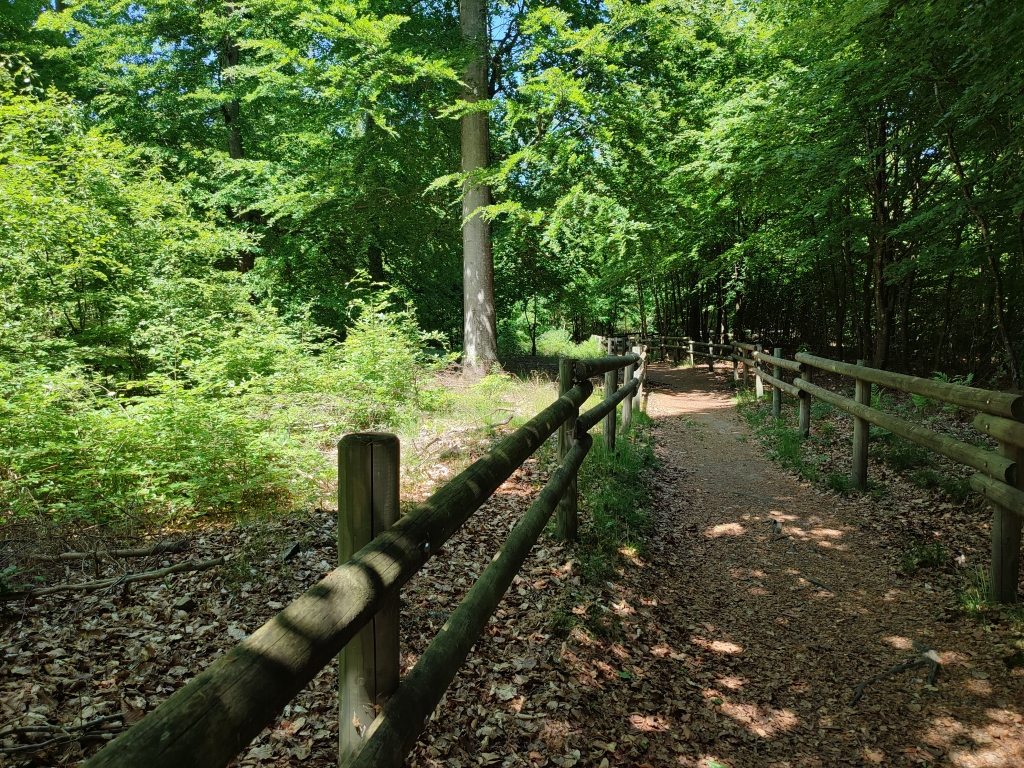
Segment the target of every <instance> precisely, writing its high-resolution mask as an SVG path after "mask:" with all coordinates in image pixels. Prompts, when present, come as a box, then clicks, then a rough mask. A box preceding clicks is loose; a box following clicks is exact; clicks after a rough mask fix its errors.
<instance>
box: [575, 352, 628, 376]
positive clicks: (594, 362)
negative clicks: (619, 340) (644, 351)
mask: <svg viewBox="0 0 1024 768" xmlns="http://www.w3.org/2000/svg"><path fill="white" fill-rule="evenodd" d="M639 362H640V355H638V354H636V353H635V352H630V353H629V354H628V355H620V356H617V357H616V356H611V355H609V356H608V357H591V358H586V359H583V360H575V361H574V362H573V365H574V367H575V371H576V378H577V379H579V380H580V381H586V380H587V379H592V378H593V377H595V376H601V375H602V374H605V373H608V372H609V371H617V370H619V369H620V368H625V367H626V366H627V365H629V364H630V363H639Z"/></svg>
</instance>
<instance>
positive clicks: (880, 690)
mask: <svg viewBox="0 0 1024 768" xmlns="http://www.w3.org/2000/svg"><path fill="white" fill-rule="evenodd" d="M650 376H651V379H652V380H653V381H654V382H656V384H657V385H660V386H659V387H657V388H656V389H655V391H654V393H653V394H652V396H651V398H650V402H649V408H648V411H649V414H650V415H651V416H652V417H654V418H655V419H656V420H657V421H658V423H659V426H658V428H657V432H656V435H657V439H658V452H659V454H660V455H659V458H660V459H661V461H662V465H663V467H662V469H661V470H659V474H658V479H657V488H656V508H657V516H658V520H657V534H656V537H655V539H654V541H653V542H652V545H651V546H652V562H651V563H649V564H645V565H644V566H642V567H638V568H637V569H635V571H633V572H632V573H631V574H630V575H629V578H628V579H627V583H629V584H631V585H632V586H631V588H632V589H633V590H636V592H635V595H636V597H637V598H638V599H639V602H640V603H641V604H646V605H648V606H649V608H648V609H647V610H645V611H643V613H646V614H647V622H646V626H644V627H643V628H642V633H643V635H644V636H646V637H648V638H650V639H648V640H647V641H646V642H647V646H646V647H649V648H650V653H651V654H653V655H655V656H656V657H658V658H660V659H661V660H662V662H663V663H662V664H661V665H660V667H651V668H650V670H651V671H650V672H648V673H647V674H646V678H647V680H648V682H649V683H650V690H649V691H647V692H646V694H645V696H643V697H641V698H642V699H645V701H641V702H640V704H641V706H640V707H639V709H638V711H637V712H635V713H633V714H632V716H631V718H632V719H631V723H632V725H633V730H634V731H636V732H638V733H643V734H644V735H645V736H646V737H647V739H646V741H647V747H646V748H645V749H641V750H640V751H641V752H642V754H643V755H644V756H646V757H644V758H643V759H644V760H645V761H646V762H648V763H649V764H651V765H662V764H670V763H672V764H680V765H707V766H711V768H715V761H718V762H720V763H725V764H728V765H731V766H737V767H738V766H779V767H781V766H794V767H795V766H825V765H847V764H849V765H864V764H885V765H921V764H951V765H956V766H1024V727H1022V724H1021V723H1022V718H1021V714H1020V713H1021V712H1022V711H1024V675H1022V674H1021V673H1022V672H1024V670H1022V669H1015V670H1012V671H1010V670H1008V668H1007V666H1006V665H1005V664H1004V663H1003V662H1002V661H1001V659H1000V655H999V653H998V652H997V650H996V649H995V648H994V647H993V646H992V644H991V643H990V642H989V641H988V638H987V636H986V633H985V632H984V630H983V629H982V628H979V626H978V625H976V624H973V623H971V622H969V621H968V620H966V619H963V618H957V619H956V620H954V621H948V620H945V618H944V617H945V616H946V614H945V613H944V611H943V608H944V606H946V605H947V604H948V603H949V601H950V594H949V591H948V590H944V589H934V588H932V585H930V584H926V583H923V580H915V579H908V578H905V577H903V578H901V577H898V576H897V575H896V573H895V567H894V562H893V561H894V553H891V552H889V551H887V550H885V549H882V548H881V547H880V546H879V545H878V544H877V543H876V541H874V540H873V537H872V535H871V533H870V532H869V531H865V530H861V529H858V528H857V527H854V526H853V525H849V524H847V522H844V521H850V520H852V519H855V518H856V514H855V513H856V510H855V508H854V506H855V504H856V502H852V501H850V502H847V501H845V500H844V501H838V500H837V498H836V497H833V496H831V495H827V494H823V493H821V492H819V491H817V490H815V489H814V488H812V487H810V486H808V485H807V484H805V483H801V482H798V481H797V480H796V479H794V478H793V477H791V476H788V475H787V474H785V473H784V472H783V471H782V470H781V469H779V468H778V467H777V466H775V465H773V464H772V463H771V462H769V461H767V460H766V459H764V458H762V457H761V455H760V454H759V451H758V449H757V447H756V445H755V444H754V443H753V442H752V436H751V435H750V433H749V431H748V429H747V428H746V426H745V425H744V424H743V423H742V422H741V420H740V419H739V417H738V415H737V414H736V411H735V409H734V408H733V407H732V403H731V398H730V395H729V390H728V388H727V386H726V384H727V379H726V375H725V371H724V369H722V370H719V371H718V372H716V374H715V376H713V377H712V376H709V374H708V372H707V370H706V369H695V370H684V369H670V368H667V367H660V368H659V367H658V366H652V372H651V374H650ZM773 521H776V522H773ZM779 526H781V529H780V528H779ZM627 599H628V598H627ZM638 637H639V635H638ZM928 649H934V651H933V656H934V657H935V658H938V659H941V670H940V672H939V675H938V677H937V679H936V681H935V686H934V687H928V686H927V679H926V678H927V674H928V669H927V668H922V669H914V670H910V671H908V672H904V673H900V674H896V675H893V676H891V677H889V678H887V679H884V680H881V681H879V682H875V683H872V684H871V685H869V686H868V687H867V689H866V691H865V692H864V695H863V698H862V699H861V700H860V701H859V702H858V703H857V704H856V705H855V706H852V707H851V706H850V705H849V702H850V700H851V698H852V696H853V695H854V692H855V689H856V687H857V685H858V684H859V683H861V682H863V681H865V680H867V679H868V678H870V677H872V676H874V675H877V674H879V673H882V672H884V671H886V670H888V669H890V668H892V667H894V666H896V665H898V664H901V663H903V662H907V661H913V660H915V659H919V658H921V653H922V652H923V651H927V650H928ZM659 694H660V696H661V697H662V699H661V701H658V700H657V699H658V695H659ZM643 704H647V705H653V706H650V708H648V709H646V710H645V708H644V707H643ZM627 708H628V707H627ZM640 746H642V744H641V745H640ZM637 759H641V757H640V756H638V758H637Z"/></svg>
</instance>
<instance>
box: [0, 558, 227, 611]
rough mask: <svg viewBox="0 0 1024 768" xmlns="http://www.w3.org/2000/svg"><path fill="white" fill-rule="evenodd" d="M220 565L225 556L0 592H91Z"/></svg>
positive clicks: (18, 595) (19, 596)
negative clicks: (48, 585)
mask: <svg viewBox="0 0 1024 768" xmlns="http://www.w3.org/2000/svg"><path fill="white" fill-rule="evenodd" d="M218 565H224V558H223V557H218V558H216V559H214V560H203V561H201V562H196V561H194V560H186V561H185V562H184V563H178V564H177V565H171V566H168V567H167V568H161V569H160V570H158V571H146V572H145V573H129V574H126V575H124V576H115V577H112V578H109V579H98V580H96V581H86V582H83V583H81V584H57V585H56V586H53V587H40V588H39V589H32V590H29V591H27V592H6V593H0V601H2V600H8V601H9V600H24V599H27V598H32V597H42V596H43V595H52V594H54V593H56V592H91V591H93V590H96V589H104V588H106V587H115V586H119V585H121V584H132V583H134V582H136V581H151V580H153V579H159V578H162V577H164V576H169V575H170V574H172V573H182V572H185V571H205V570H207V569H209V568H215V567H216V566H218Z"/></svg>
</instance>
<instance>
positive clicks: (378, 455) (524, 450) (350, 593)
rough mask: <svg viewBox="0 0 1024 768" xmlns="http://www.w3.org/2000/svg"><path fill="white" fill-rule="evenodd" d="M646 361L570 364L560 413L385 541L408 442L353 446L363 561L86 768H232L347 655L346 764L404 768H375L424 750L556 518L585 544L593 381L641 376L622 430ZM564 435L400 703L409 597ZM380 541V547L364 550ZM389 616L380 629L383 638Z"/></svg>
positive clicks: (350, 498) (351, 540) (343, 484)
mask: <svg viewBox="0 0 1024 768" xmlns="http://www.w3.org/2000/svg"><path fill="white" fill-rule="evenodd" d="M645 361H646V351H645V350H643V349H641V350H640V352H639V353H631V354H627V355H623V356H620V357H604V358H594V359H588V360H576V361H566V362H565V363H563V364H562V366H560V370H561V371H562V372H564V374H565V378H564V379H563V380H562V381H560V385H559V397H558V399H557V400H556V401H555V402H554V403H552V404H551V405H550V406H548V407H547V408H546V409H544V410H543V411H542V412H541V413H539V414H537V415H536V416H534V417H533V418H532V419H530V420H529V421H528V422H527V423H526V424H525V425H524V426H522V427H521V428H520V429H518V430H516V431H515V432H514V433H513V434H511V435H509V436H507V437H505V438H504V439H502V440H500V441H499V442H498V443H497V444H496V445H495V446H494V447H493V448H492V449H491V450H490V451H489V452H488V453H487V454H486V455H485V456H484V457H483V458H481V459H479V460H478V461H476V462H474V463H473V464H472V465H471V466H470V467H468V468H467V469H466V470H464V471H463V472H462V473H460V474H459V475H458V476H456V477H455V478H454V479H453V480H451V481H450V482H449V483H447V484H446V485H444V486H443V487H441V488H440V489H438V490H437V491H436V492H435V493H434V494H433V495H432V496H431V497H430V498H428V499H427V500H426V501H424V502H422V503H421V504H419V505H417V506H416V508H415V509H414V510H413V511H411V512H410V513H409V514H407V515H405V516H404V517H403V518H401V519H400V520H398V522H396V523H394V524H393V525H391V526H390V527H387V528H386V529H385V530H383V531H380V532H378V531H374V530H373V522H372V520H373V518H376V517H378V512H380V513H381V515H382V517H381V520H380V524H381V525H382V526H384V525H386V524H387V522H386V518H387V514H390V511H389V510H394V508H395V507H396V506H397V485H396V482H395V481H396V478H397V451H398V444H397V439H396V438H394V437H393V436H390V435H359V436H349V437H346V438H343V440H342V441H341V444H339V513H342V512H343V511H344V512H346V514H348V513H349V512H351V511H352V510H358V516H359V519H358V521H355V522H352V521H350V520H348V519H346V520H344V521H339V538H340V541H339V544H340V545H341V549H340V551H341V553H342V554H343V555H344V554H348V552H346V549H345V548H346V547H348V549H349V550H352V549H357V548H358V549H357V551H355V552H354V553H353V554H351V556H350V557H348V558H347V559H346V560H345V562H343V563H341V564H340V565H339V566H338V567H337V568H336V569H334V570H333V571H331V573H329V574H328V575H327V576H326V577H325V578H324V579H322V580H321V581H320V582H319V583H318V584H316V585H315V586H313V587H312V588H311V589H309V590H307V591H306V592H305V593H304V594H303V595H301V596H300V597H299V598H298V599H296V600H295V601H294V602H292V603H291V604H290V605H288V606H287V607H286V608H285V609H284V610H282V611H281V612H280V613H278V614H277V615H276V616H275V617H274V618H272V619H271V620H270V621H268V622H267V623H266V624H264V625H263V626H262V627H260V628H259V629H258V630H256V631H255V632H254V633H253V634H252V635H251V636H250V637H249V638H247V639H246V640H244V641H242V642H241V643H240V644H239V645H237V646H236V647H235V648H233V649H232V650H231V651H229V652H228V653H227V654H225V655H224V656H222V657H221V658H219V659H217V660H216V661H215V662H214V663H213V664H211V665H210V666H209V667H207V669H206V670H204V671H203V672H201V673H200V674H198V675H197V676H196V677H195V678H194V679H193V680H192V681H191V682H189V683H188V684H187V685H186V686H184V687H183V688H181V689H180V690H178V691H177V692H175V693H174V694H173V695H172V696H171V697H170V698H168V699H167V700H166V701H165V702H163V703H162V704H161V705H160V706H159V707H157V708H156V710H154V711H153V712H151V713H150V714H149V715H147V716H146V717H145V718H143V719H142V720H141V721H140V722H138V723H136V724H135V725H134V726H132V727H131V728H130V729H129V730H128V731H126V732H125V733H124V734H122V735H121V736H119V737H118V738H117V739H115V740H114V741H112V742H111V743H110V744H109V745H108V746H107V747H106V748H105V749H103V750H101V751H100V752H98V753H97V754H96V755H94V756H93V757H92V758H90V759H89V760H87V761H86V762H85V763H84V765H85V766H87V768H99V767H100V766H104V767H108V766H117V767H118V768H125V767H126V766H144V768H172V767H173V768H180V767H181V766H195V767H196V768H222V766H225V765H227V764H228V763H229V762H231V760H232V759H234V757H235V756H236V755H238V754H239V753H240V752H242V751H243V750H244V749H245V748H246V747H247V746H248V745H249V743H250V742H251V741H252V740H253V738H255V737H256V736H257V735H258V734H259V733H260V731H262V730H263V728H265V727H266V726H268V725H270V724H271V723H272V722H273V721H274V720H275V719H276V718H277V716H278V714H279V713H280V712H281V710H282V709H283V708H284V706H285V705H286V704H287V703H288V702H289V701H290V700H291V699H292V698H293V697H294V696H295V695H296V694H297V693H298V692H299V691H300V690H302V689H303V688H304V687H305V686H306V684H307V683H308V682H309V681H310V680H312V679H313V677H314V676H315V675H316V674H317V673H318V672H319V671H320V670H321V669H323V667H325V666H326V665H327V664H329V663H331V660H332V659H334V658H335V657H337V656H338V654H339V653H340V652H341V651H342V649H345V654H344V659H342V660H341V662H340V663H341V664H342V665H343V666H342V669H341V671H342V676H341V678H340V679H339V682H340V684H341V685H342V699H343V702H344V704H343V705H344V706H345V707H347V708H348V709H350V710H352V711H351V712H347V711H343V712H342V713H341V714H342V717H341V720H342V728H341V732H340V734H339V747H340V748H341V752H340V758H341V759H342V760H343V761H344V762H345V763H346V764H351V763H352V762H353V761H360V762H358V763H357V764H360V765H363V764H370V763H368V762H367V761H368V760H373V759H375V758H372V757H371V755H374V754H377V753H376V752H373V751H371V752H365V750H366V745H367V743H368V741H367V738H368V737H369V736H371V735H373V736H374V738H375V741H374V742H373V743H374V744H375V745H377V746H375V747H374V748H373V749H375V750H376V749H378V748H380V749H382V750H383V752H381V753H380V754H381V755H384V754H387V755H391V757H389V758H387V759H388V760H390V761H391V762H387V763H384V762H381V763H377V762H374V763H373V764H374V765H378V764H379V765H384V764H388V765H391V764H395V765H397V764H399V763H400V762H401V760H402V759H403V758H404V755H405V753H406V751H407V749H406V745H410V746H411V743H412V741H411V740H414V739H415V736H416V735H418V734H419V732H420V731H421V730H422V727H423V716H422V715H418V719H417V720H416V722H414V723H407V722H405V719H406V713H408V712H417V713H423V712H425V713H428V714H429V712H430V711H432V710H433V708H434V706H436V703H437V701H438V700H439V699H440V696H441V694H442V693H443V692H444V688H445V687H447V685H448V683H449V682H450V681H451V677H452V676H453V675H454V673H455V670H457V669H458V667H459V666H460V665H461V664H462V662H463V660H464V658H465V655H466V653H468V651H469V648H470V647H471V646H472V644H473V643H474V642H476V638H477V635H478V634H479V632H480V630H481V629H482V627H483V625H484V624H485V623H486V621H487V618H488V617H489V616H490V615H491V613H492V612H493V610H494V608H495V606H496V605H497V602H498V600H500V598H501V595H502V594H504V592H505V590H506V589H507V588H508V585H509V583H511V580H512V578H513V577H514V575H515V573H516V571H517V570H518V569H519V567H520V565H521V564H522V561H523V559H524V558H525V557H526V554H527V553H528V552H529V549H530V547H532V546H533V544H534V542H535V541H536V539H537V537H538V536H539V534H540V531H541V530H542V529H543V527H544V524H545V523H546V521H547V520H548V518H549V517H550V515H551V512H552V510H554V509H555V507H556V506H558V508H559V516H560V517H562V518H563V519H562V521H561V524H556V530H557V531H558V532H559V533H560V534H561V535H562V536H563V538H568V539H571V538H574V537H575V531H576V521H575V517H576V497H575V494H574V493H572V494H570V493H569V490H570V489H574V487H575V479H576V474H577V471H578V469H579V466H580V464H581V463H582V461H583V459H584V457H585V456H586V454H587V452H588V451H589V449H590V446H591V444H592V439H591V437H590V436H589V435H588V434H586V431H585V430H582V431H581V430H580V427H579V420H578V419H576V416H577V415H578V414H579V409H580V407H581V406H582V405H583V403H585V402H586V401H587V399H588V398H589V397H590V395H591V393H592V392H593V389H594V387H593V384H591V382H590V378H591V377H594V376H598V375H601V374H606V373H608V372H617V371H618V370H620V369H622V368H625V367H626V366H629V365H632V366H636V365H639V366H640V369H639V371H638V372H637V373H636V375H635V376H633V377H631V378H629V379H628V380H627V381H625V382H624V384H623V386H622V388H621V389H618V390H615V389H614V387H613V389H612V391H611V392H606V400H605V401H604V403H603V404H602V405H601V406H599V408H602V409H603V412H602V416H607V414H608V413H610V414H611V418H612V425H613V426H612V429H613V430H614V423H615V421H614V420H615V408H616V406H617V404H618V403H619V402H621V401H622V400H623V399H625V398H626V397H627V396H628V395H630V394H632V393H636V392H637V390H638V389H639V388H640V387H641V385H642V381H643V380H644V377H645V375H646V364H645ZM595 410H596V409H595ZM592 413H593V411H590V412H588V414H584V417H588V416H589V415H590V414H592ZM560 428H561V431H560V441H559V458H560V459H561V463H560V465H559V468H558V469H557V470H556V471H555V472H554V473H553V475H552V477H551V479H550V480H549V481H548V484H547V485H546V486H545V488H544V489H543V490H542V491H541V493H540V495H539V496H538V497H537V499H536V501H535V502H534V504H533V505H532V506H531V508H530V510H529V511H528V512H527V513H526V515H525V516H524V518H523V519H522V520H521V521H520V523H519V524H518V525H517V526H516V528H515V529H514V530H513V532H512V534H511V535H510V537H509V539H508V541H507V542H506V543H505V545H503V547H502V550H501V552H499V555H498V556H497V557H496V559H495V560H494V561H493V562H492V563H491V564H490V565H489V566H488V568H487V569H485V571H484V574H483V575H482V576H481V578H480V580H479V581H478V582H477V583H476V584H475V585H474V587H473V588H472V589H471V590H470V592H469V594H468V595H467V597H466V600H465V601H463V603H462V604H460V606H459V608H457V609H456V612H455V613H453V614H452V616H451V617H450V618H449V622H448V623H447V624H446V625H445V628H443V629H442V632H441V634H440V635H439V636H438V638H436V639H435V641H434V643H432V644H431V646H430V649H432V650H428V653H429V659H430V660H429V661H427V662H426V666H424V664H425V662H424V659H427V658H428V656H427V654H424V657H423V658H421V659H420V662H419V663H418V664H417V665H416V667H415V668H414V671H413V673H410V675H409V676H408V677H407V678H406V681H403V682H402V683H401V684H400V685H399V686H398V688H397V692H393V691H391V690H388V688H389V687H393V680H392V679H391V672H392V670H393V668H394V665H393V664H392V661H391V657H392V656H393V655H394V653H393V651H394V650H395V649H397V638H396V637H388V636H385V635H388V634H389V633H393V632H396V631H397V622H396V621H394V619H393V617H392V616H391V615H390V613H389V611H390V610H391V607H392V606H394V604H395V601H396V600H397V598H398V593H399V590H400V588H401V587H402V585H403V584H405V583H406V582H407V581H409V579H411V578H412V577H413V576H414V575H415V574H416V572H417V571H419V569H420V568H421V567H422V566H423V564H424V563H425V562H426V561H427V560H428V559H429V558H430V557H432V556H433V555H434V554H436V553H437V552H438V550H439V549H440V548H441V546H442V545H443V544H444V543H445V542H446V541H447V540H448V539H449V538H450V537H451V536H452V535H453V534H454V533H455V532H456V531H457V530H458V529H459V528H460V527H461V526H462V525H463V523H465V522H466V520H467V519H468V518H469V517H470V516H471V515H472V514H473V513H474V512H475V511H476V510H477V509H478V508H479V507H480V505H481V504H483V503H484V501H486V500H487V499H488V498H489V497H490V496H491V495H492V494H493V493H494V492H495V491H496V490H497V488H498V487H499V486H500V485H501V484H502V483H503V482H505V480H507V479H508V478H509V477H510V476H511V475H512V473H513V472H514V471H515V470H516V469H517V468H518V467H519V466H521V465H522V463H523V462H524V461H525V460H526V459H528V458H529V457H530V456H531V455H532V454H533V453H534V452H535V451H536V450H537V449H538V448H539V447H540V446H541V445H542V444H543V443H544V442H545V441H546V440H547V439H548V438H550V437H551V435H552V434H554V433H555V431H556V430H559V429H560ZM367 508H369V509H370V511H367ZM367 521H370V522H367ZM367 526H369V530H366V528H367ZM378 533H379V535H378ZM367 537H372V540H370V541H369V542H368V543H365V544H363V541H364V540H365V539H366V538H367ZM382 611H384V613H383V614H382ZM377 618H381V622H380V623H379V626H378V622H376V621H375V619H377ZM474 627H475V628H476V629H473V628H474ZM370 629H372V630H373V631H372V632H370V633H369V634H367V632H368V631H369V630H370ZM468 632H471V634H467V633H468ZM353 641H355V643H354V644H353ZM467 643H468V644H467ZM371 657H372V660H371ZM427 666H429V667H430V669H429V670H428V669H427V668H426V667H427ZM416 670H420V671H419V672H417V671H416ZM414 675H415V676H414ZM370 677H372V678H373V682H372V685H371V683H370V681H369V679H368V678H370ZM442 681H443V682H442ZM352 688H354V689H355V690H354V691H352V690H350V689H352ZM350 693H351V694H352V695H348V694H350ZM390 693H393V695H392V696H391V697H390V698H388V699H387V702H386V704H385V706H384V712H385V714H384V715H381V716H378V717H377V719H376V720H371V718H370V717H369V716H367V717H366V718H365V720H366V722H362V720H361V719H360V717H359V714H360V712H362V713H366V712H369V711H370V710H371V708H372V707H373V706H374V705H376V706H378V707H379V706H380V705H381V703H383V702H384V699H385V698H386V697H387V695H388V694H390ZM381 694H383V695H381ZM346 696H347V698H346ZM352 712H355V713H356V717H355V718H352V717H351V715H352ZM347 716H348V717H347ZM346 719H347V722H346ZM353 720H354V721H355V722H353ZM396 729H398V730H396ZM353 734H354V736H353ZM376 734H381V735H380V736H377V735H376ZM396 740H397V741H396ZM381 745H384V746H381ZM397 745H401V747H400V748H399V746H397ZM364 754H365V755H366V756H365V757H364V756H363V755H364ZM395 755H397V757H396V756H395ZM381 759H384V758H383V757H382V758H381Z"/></svg>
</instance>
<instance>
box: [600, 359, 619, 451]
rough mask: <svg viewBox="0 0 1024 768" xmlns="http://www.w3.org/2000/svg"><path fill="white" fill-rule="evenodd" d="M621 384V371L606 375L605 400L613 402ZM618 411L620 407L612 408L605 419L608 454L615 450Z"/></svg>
mask: <svg viewBox="0 0 1024 768" xmlns="http://www.w3.org/2000/svg"><path fill="white" fill-rule="evenodd" d="M618 383H619V371H618V369H616V370H614V371H608V372H607V373H605V375H604V399H605V400H611V398H612V395H614V394H615V390H616V389H617V388H618V387H617V385H618ZM617 410H618V406H616V407H615V408H612V409H611V411H609V412H608V415H607V416H605V417H604V422H603V423H602V426H601V429H602V430H603V431H604V447H605V450H607V451H608V453H612V452H613V451H614V450H615V412H616V411H617Z"/></svg>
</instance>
